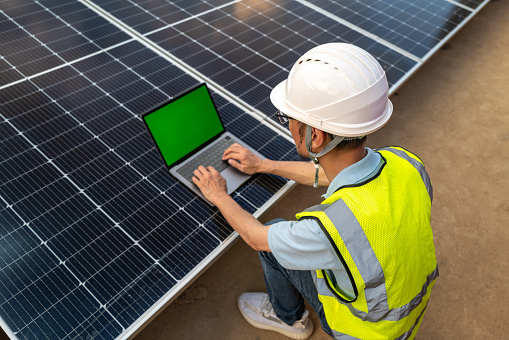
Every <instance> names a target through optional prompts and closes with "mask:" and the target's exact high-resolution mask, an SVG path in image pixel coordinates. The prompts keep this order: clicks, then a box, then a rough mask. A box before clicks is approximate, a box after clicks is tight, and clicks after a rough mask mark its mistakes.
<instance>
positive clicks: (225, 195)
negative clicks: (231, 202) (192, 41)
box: [210, 192, 233, 208]
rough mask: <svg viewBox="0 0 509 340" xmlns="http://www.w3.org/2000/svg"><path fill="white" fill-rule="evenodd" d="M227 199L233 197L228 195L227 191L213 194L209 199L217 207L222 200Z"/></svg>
mask: <svg viewBox="0 0 509 340" xmlns="http://www.w3.org/2000/svg"><path fill="white" fill-rule="evenodd" d="M228 199H233V198H232V197H231V196H230V195H228V193H227V192H221V193H218V194H216V195H214V197H212V199H211V200H210V201H211V202H212V204H214V205H215V206H216V207H218V208H219V205H221V203H222V202H225V201H227V200H228Z"/></svg>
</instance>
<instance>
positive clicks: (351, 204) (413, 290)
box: [297, 148, 438, 339]
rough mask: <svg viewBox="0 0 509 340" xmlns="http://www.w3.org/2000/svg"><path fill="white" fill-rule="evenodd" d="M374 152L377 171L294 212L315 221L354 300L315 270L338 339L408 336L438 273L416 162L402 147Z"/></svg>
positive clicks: (428, 190)
mask: <svg viewBox="0 0 509 340" xmlns="http://www.w3.org/2000/svg"><path fill="white" fill-rule="evenodd" d="M393 151H394V152H393ZM378 152H379V153H380V154H381V155H382V157H383V159H384V162H385V164H384V166H383V167H382V169H381V170H380V172H379V173H378V174H377V175H376V176H374V177H373V178H371V179H370V180H368V181H366V182H364V183H360V184H359V185H353V186H348V187H342V188H340V189H339V190H337V191H336V192H335V193H334V194H333V195H332V196H330V197H329V198H328V199H326V200H325V201H324V202H323V203H322V204H323V205H330V206H329V207H327V208H321V209H319V210H320V211H316V210H315V211H305V212H302V213H299V214H297V218H298V219H301V218H314V219H316V220H317V221H319V223H320V224H321V226H322V229H323V230H324V232H325V233H326V236H328V237H329V240H331V243H332V244H333V247H336V249H337V252H338V256H340V258H341V260H342V261H343V263H344V265H345V267H346V269H347V271H349V272H350V276H351V279H352V280H353V282H354V285H355V288H356V289H357V298H356V299H355V301H353V302H347V301H351V300H352V297H351V296H347V295H345V294H344V293H343V292H342V291H341V289H340V287H334V286H333V283H332V281H331V280H330V278H328V277H327V275H326V272H325V271H321V270H319V271H317V273H316V275H317V285H318V287H317V288H318V291H319V298H320V300H321V301H322V303H323V305H324V310H325V315H326V317H327V321H328V323H329V326H330V327H331V328H332V329H333V330H334V331H335V332H336V333H335V335H336V337H337V338H340V337H339V335H338V334H344V335H345V336H346V335H349V336H353V337H356V338H359V339H396V338H401V339H410V338H413V337H414V336H415V333H416V332H417V329H418V327H419V325H420V321H421V320H422V315H423V313H424V310H425V308H426V305H427V300H428V298H429V294H430V292H431V288H432V287H433V284H434V280H435V278H436V276H438V270H437V263H436V258H435V248H434V245H433V235H432V231H431V227H430V210H431V195H430V193H431V192H432V190H431V188H428V187H427V186H426V185H427V184H426V183H425V182H424V181H423V179H422V174H423V172H425V171H424V170H423V169H424V168H423V166H422V162H421V161H420V160H419V158H417V157H416V156H415V155H413V154H411V153H410V152H408V151H406V150H404V149H401V148H394V149H391V148H387V149H385V150H381V151H378ZM395 152H396V153H398V152H403V153H399V155H398V154H396V153H395ZM402 156H403V157H405V158H402ZM408 157H410V161H411V162H412V163H410V162H409V158H408ZM414 160H415V161H417V162H415V161H414ZM416 164H417V166H418V167H419V169H416ZM421 167H422V168H421ZM426 176H427V174H426ZM340 210H341V211H342V212H341V216H340V217H339V218H338V219H336V217H337V216H336V215H337V214H338V212H339V211H340ZM345 212H346V213H345ZM349 214H350V215H351V218H348V217H347V218H344V217H345V216H348V215H349ZM342 218H343V219H342ZM332 220H334V221H335V222H336V223H335V224H336V225H335V224H334V223H333V221H332ZM361 234H362V237H358V236H359V235H361ZM345 238H346V239H345ZM361 240H364V242H362V241H361ZM356 261H357V262H356ZM331 293H332V294H331Z"/></svg>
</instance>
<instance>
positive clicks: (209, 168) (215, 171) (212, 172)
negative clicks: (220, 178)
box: [207, 165, 219, 175]
mask: <svg viewBox="0 0 509 340" xmlns="http://www.w3.org/2000/svg"><path fill="white" fill-rule="evenodd" d="M207 171H208V172H210V173H211V174H212V175H215V174H218V173H219V172H217V170H216V169H215V168H214V167H213V166H211V165H210V166H208V167H207Z"/></svg>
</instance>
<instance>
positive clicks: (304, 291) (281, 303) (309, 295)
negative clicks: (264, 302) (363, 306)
mask: <svg viewBox="0 0 509 340" xmlns="http://www.w3.org/2000/svg"><path fill="white" fill-rule="evenodd" d="M281 221H284V219H281V218H278V219H275V220H272V221H270V222H268V223H267V225H271V224H273V223H277V222H281ZM258 255H259V256H260V261H261V262H262V269H263V278H264V279H265V287H266V288H267V293H268V294H269V299H270V302H271V303H272V307H273V308H274V312H275V313H276V315H277V317H278V318H279V319H281V320H282V321H284V322H285V323H286V324H288V325H290V326H291V325H293V323H294V322H295V321H297V320H299V319H300V318H301V317H302V314H303V313H304V310H305V305H304V298H305V299H306V300H307V302H308V303H309V304H310V305H311V307H313V309H314V310H315V311H316V313H317V314H318V316H319V317H320V322H321V324H322V329H323V330H324V331H325V332H326V333H327V334H329V335H330V336H332V331H331V329H330V327H329V325H328V323H327V320H326V319H325V313H324V311H323V306H322V303H321V302H320V300H319V299H318V292H317V290H316V286H315V284H314V282H313V277H312V276H311V271H310V270H289V269H286V268H284V267H283V266H281V265H280V264H279V262H278V261H277V260H276V258H275V257H274V255H273V254H272V253H269V252H265V251H260V252H258Z"/></svg>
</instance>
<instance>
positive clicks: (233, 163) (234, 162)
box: [228, 158, 244, 170]
mask: <svg viewBox="0 0 509 340" xmlns="http://www.w3.org/2000/svg"><path fill="white" fill-rule="evenodd" d="M228 164H230V165H231V166H233V167H234V168H235V169H237V170H241V169H242V168H244V165H243V164H242V162H240V161H237V160H236V159H233V158H230V159H228Z"/></svg>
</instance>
